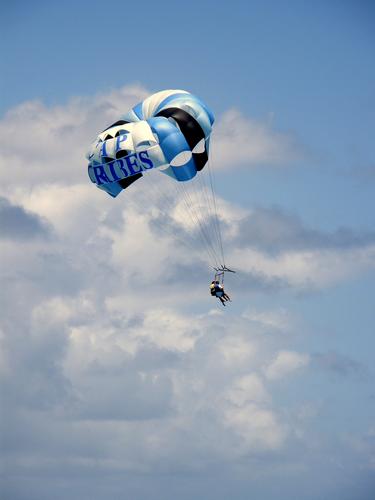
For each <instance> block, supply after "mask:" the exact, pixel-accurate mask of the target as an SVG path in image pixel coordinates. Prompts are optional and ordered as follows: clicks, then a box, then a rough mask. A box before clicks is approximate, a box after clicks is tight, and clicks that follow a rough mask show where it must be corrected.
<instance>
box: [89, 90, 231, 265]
mask: <svg viewBox="0 0 375 500" xmlns="http://www.w3.org/2000/svg"><path fill="white" fill-rule="evenodd" d="M213 123H214V115H213V113H212V112H211V111H210V109H209V108H208V107H207V106H206V104H205V103H203V102H202V101H201V100H200V99H199V98H197V97H196V96H194V95H192V94H190V93H189V92H186V91H185V90H164V91H161V92H157V93H156V94H153V95H151V96H149V97H147V98H146V99H145V100H144V101H142V102H141V103H139V104H137V105H136V106H134V107H133V108H132V109H131V110H130V111H129V112H128V113H126V114H125V115H124V116H122V117H121V119H120V120H118V121H117V122H115V123H113V124H112V125H111V126H110V127H107V128H106V129H105V130H104V131H103V132H101V133H100V134H99V135H98V137H97V139H96V141H95V142H94V143H93V144H92V146H91V148H90V150H89V152H88V153H87V159H88V160H89V165H88V175H89V177H90V179H91V181H92V182H93V183H95V184H96V185H97V187H98V188H100V189H102V190H103V191H105V192H107V193H108V194H109V195H111V196H112V197H117V196H118V195H119V194H120V193H121V192H122V191H123V190H125V189H128V188H129V186H131V185H132V184H133V183H135V182H136V181H139V187H140V186H141V183H142V185H143V188H144V189H147V190H148V191H147V199H148V200H149V199H150V193H151V192H152V191H158V190H159V189H160V190H159V191H158V192H157V195H158V196H157V199H158V202H157V204H155V207H156V205H157V207H158V210H159V215H160V216H158V217H154V219H153V220H154V222H159V223H160V225H161V226H162V229H164V230H166V231H167V232H168V231H170V232H171V233H172V234H173V236H174V237H177V238H179V239H180V240H182V242H183V243H184V244H185V245H188V246H193V247H194V250H196V248H197V247H196V245H194V242H193V240H196V239H197V238H198V239H199V240H200V244H201V248H202V250H203V249H204V250H205V254H206V256H207V260H208V262H209V263H210V265H211V266H212V267H213V268H214V269H215V270H216V269H220V270H221V271H223V272H225V270H227V268H226V266H225V261H224V251H223V243H222V235H221V229H220V223H219V217H218V211H217V201H216V196H215V190H214V180H213V174H212V172H211V169H210V162H209V156H210V136H211V132H212V126H213ZM159 172H160V173H162V174H165V176H167V178H169V180H168V181H167V182H165V183H161V182H160V178H158V179H157V178H156V174H159ZM140 179H142V180H140ZM146 181H147V182H146ZM137 186H138V183H137ZM161 186H162V188H161ZM131 190H133V188H131ZM155 207H154V208H155ZM176 213H177V214H178V217H179V220H180V221H181V223H182V225H183V231H180V230H179V228H178V227H173V224H167V221H169V222H170V223H172V222H173V220H174V217H173V216H172V214H176ZM202 253H203V252H202Z"/></svg>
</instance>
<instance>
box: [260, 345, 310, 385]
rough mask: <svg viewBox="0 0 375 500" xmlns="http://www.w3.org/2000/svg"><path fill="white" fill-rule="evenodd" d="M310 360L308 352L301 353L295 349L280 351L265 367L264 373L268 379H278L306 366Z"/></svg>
mask: <svg viewBox="0 0 375 500" xmlns="http://www.w3.org/2000/svg"><path fill="white" fill-rule="evenodd" d="M309 361H310V358H309V356H308V354H301V353H298V352H294V351H280V352H278V353H277V355H276V357H275V358H274V359H273V360H272V361H271V363H269V365H267V366H266V367H265V368H264V373H265V375H266V377H267V378H268V379H270V380H277V379H280V378H283V377H285V376H286V375H290V374H291V373H293V372H294V371H296V370H300V369H301V368H304V367H306V366H307V365H308V364H309Z"/></svg>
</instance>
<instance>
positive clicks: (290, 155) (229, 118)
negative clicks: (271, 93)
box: [212, 109, 301, 169]
mask: <svg viewBox="0 0 375 500" xmlns="http://www.w3.org/2000/svg"><path fill="white" fill-rule="evenodd" d="M212 154H213V159H212V161H213V162H214V164H215V167H218V168H226V169H228V168H236V169H237V168H238V167H239V166H245V165H246V166H257V165H285V164H290V162H291V161H294V160H296V159H298V158H299V157H300V156H301V151H300V148H299V147H298V145H297V142H296V140H295V138H294V137H293V136H292V135H291V134H286V133H282V132H277V131H276V130H274V129H273V128H272V125H271V124H270V123H267V122H260V121H257V120H254V119H252V118H248V117H245V116H244V115H243V114H242V113H241V112H240V111H238V110H236V109H231V110H229V111H226V112H225V113H224V114H223V116H222V117H220V119H219V120H218V122H217V124H216V126H215V128H214V133H213V147H212Z"/></svg>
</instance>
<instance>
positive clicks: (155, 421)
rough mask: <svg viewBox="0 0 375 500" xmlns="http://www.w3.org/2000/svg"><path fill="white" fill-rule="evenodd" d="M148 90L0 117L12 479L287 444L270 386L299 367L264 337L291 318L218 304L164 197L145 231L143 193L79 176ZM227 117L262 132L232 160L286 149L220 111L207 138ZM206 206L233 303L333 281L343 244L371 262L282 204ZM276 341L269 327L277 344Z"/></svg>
mask: <svg viewBox="0 0 375 500" xmlns="http://www.w3.org/2000/svg"><path fill="white" fill-rule="evenodd" d="M145 93H146V91H145V90H144V89H143V88H142V87H138V86H136V87H125V88H123V89H119V90H115V91H113V92H110V93H108V94H105V95H99V96H95V98H92V99H87V98H85V99H83V98H82V99H81V98H77V99H72V100H71V101H69V102H68V103H67V104H66V105H65V106H55V107H50V108H49V107H47V106H45V105H44V104H43V103H40V102H31V103H25V104H23V105H21V106H18V107H17V108H15V109H14V110H11V111H10V112H9V113H8V114H7V115H6V116H5V117H4V119H3V120H2V122H1V124H0V129H1V130H0V137H1V138H2V141H3V144H2V148H3V150H4V156H3V160H4V161H5V162H6V163H5V165H6V166H7V168H5V169H3V174H2V175H3V177H2V184H1V185H2V190H3V196H4V198H3V201H2V202H1V203H2V204H1V209H2V210H3V212H1V213H2V214H5V219H4V220H6V221H7V222H6V225H5V228H8V234H10V237H8V238H7V239H4V240H3V243H4V244H3V245H2V249H1V252H2V255H1V262H2V266H1V270H0V272H1V278H2V283H4V286H3V287H2V288H1V290H0V294H1V300H2V310H3V311H5V312H4V314H2V315H1V318H0V328H1V330H0V333H1V335H0V344H1V346H2V352H1V356H0V374H1V376H2V398H3V403H4V405H3V406H4V408H5V412H4V419H3V424H2V425H3V430H2V433H3V435H4V436H5V437H6V439H5V441H4V454H5V457H6V467H7V472H8V473H9V477H12V478H19V477H20V476H22V474H23V471H24V470H25V468H26V469H27V470H30V469H29V468H30V467H32V468H33V470H36V471H37V472H38V474H41V475H42V476H44V477H45V473H46V470H47V469H48V470H49V471H54V472H56V471H59V473H61V471H63V472H64V473H65V474H67V476H69V475H70V472H71V471H72V470H74V471H75V472H77V471H78V472H79V473H82V474H91V475H92V474H93V471H94V472H95V473H96V472H98V471H99V472H100V473H111V474H113V473H119V474H121V476H123V475H124V474H126V473H129V472H132V473H134V472H137V473H149V472H150V471H154V472H155V471H156V473H159V472H160V473H164V472H166V471H169V472H170V471H171V470H172V471H174V472H176V471H179V470H190V471H197V470H198V471H202V470H208V469H209V468H210V467H212V466H213V465H215V466H216V465H217V464H220V466H223V467H227V466H228V464H246V463H247V461H248V460H257V457H259V456H260V455H262V456H266V455H267V454H275V453H283V450H285V448H286V447H287V446H288V443H289V442H290V439H291V436H293V429H292V428H291V423H290V422H291V420H293V419H292V418H291V417H290V415H288V416H286V414H285V411H284V408H282V407H280V405H276V404H275V394H274V393H273V388H272V383H271V382H272V381H274V380H276V379H279V378H281V377H284V376H287V375H289V376H293V374H295V373H297V371H298V370H300V369H302V368H303V367H305V366H307V365H308V363H309V357H308V355H307V354H303V353H297V352H294V351H292V350H287V349H288V346H285V344H286V343H287V342H289V341H290V338H289V337H288V335H287V334H285V335H282V336H281V335H278V332H280V331H282V332H283V333H285V332H288V331H290V329H291V328H292V327H291V324H292V321H291V319H290V316H288V314H286V313H285V311H283V310H280V309H276V310H272V308H270V307H268V308H267V309H266V310H262V308H261V307H258V308H256V309H255V308H251V309H250V308H248V307H247V308H246V310H245V312H243V313H241V312H240V311H238V310H237V311H236V312H235V313H234V314H231V313H230V312H228V314H224V313H223V311H222V310H221V309H218V308H217V306H216V303H215V302H214V301H213V299H212V298H211V297H210V296H209V294H208V293H207V292H208V290H207V283H208V282H209V279H210V277H211V270H210V269H208V268H207V265H206V264H205V262H204V259H203V257H202V255H201V254H202V253H203V251H202V249H203V247H199V246H198V247H195V248H193V250H190V249H187V248H185V247H184V245H180V244H179V242H178V241H177V240H176V239H175V238H174V237H173V234H171V232H172V233H173V232H175V230H177V229H178V231H179V235H181V237H182V238H185V236H186V234H188V223H187V221H186V219H184V218H183V217H182V216H181V206H179V198H178V196H177V197H175V198H172V200H171V202H172V207H171V210H170V211H169V212H168V214H169V216H170V219H171V220H168V223H169V226H170V229H172V231H171V232H170V233H166V232H163V231H158V230H157V226H158V221H160V213H161V211H160V210H159V207H158V206H157V207H156V209H155V210H154V205H152V206H153V210H152V211H151V212H150V211H149V210H148V207H149V205H151V203H150V197H151V194H149V192H147V194H144V193H143V195H142V196H137V195H136V193H137V191H136V190H135V189H129V193H127V196H126V203H125V199H124V198H122V199H121V198H119V199H115V200H113V199H111V198H109V197H107V196H106V195H105V194H104V193H102V192H100V191H98V190H96V189H95V188H94V187H93V186H92V185H91V184H90V183H89V182H88V180H87V176H86V171H85V167H84V163H85V161H84V152H85V150H86V148H87V145H88V144H89V142H90V139H91V137H94V136H95V135H96V133H97V131H98V130H100V129H101V128H103V126H105V124H106V123H111V122H112V121H114V120H116V119H117V118H118V116H119V115H121V113H122V112H123V111H124V110H126V109H128V108H129V107H130V106H132V105H133V104H134V103H135V102H137V101H138V100H140V99H142V98H143V97H144V95H145ZM235 118H236V120H239V121H241V120H242V122H241V123H242V128H244V129H245V130H246V131H247V132H246V134H247V133H250V132H252V134H253V136H254V137H255V138H257V141H258V149H257V148H256V147H255V146H254V145H253V146H251V147H250V146H249V147H248V149H247V150H246V151H247V152H246V155H247V157H246V161H247V160H249V162H250V163H252V162H264V163H276V162H277V160H276V157H277V158H279V159H280V158H284V159H285V160H287V159H289V160H290V159H291V158H292V157H294V154H295V152H294V145H293V140H291V139H290V138H288V136H285V135H283V134H279V133H276V132H274V131H272V129H271V128H270V127H269V126H260V125H259V124H257V123H255V122H251V120H250V121H248V119H247V118H244V117H239V116H238V115H237V116H236V115H235V113H233V112H230V113H228V115H225V116H224V118H223V125H220V121H219V123H218V134H224V132H225V131H227V130H229V129H230V128H231V127H232V125H233V123H232V121H233V120H234V119H235ZM233 126H234V125H233ZM257 127H258V128H257ZM238 133H240V131H238ZM241 133H242V134H243V132H241ZM225 134H226V132H225ZM225 134H224V135H225ZM19 137H22V138H23V139H22V141H21V142H20V140H19ZM241 137H242V138H241V141H242V140H244V139H245V136H244V135H242V136H241ZM222 140H223V141H224V143H225V140H228V139H225V138H224V137H222ZM233 140H238V138H237V139H236V138H234V139H233ZM230 147H232V146H230V145H229V143H228V148H230ZM228 151H229V149H228ZM225 154H226V153H225ZM228 154H229V153H228ZM225 158H227V157H226V156H225V155H224V156H223V160H222V161H224V160H225ZM242 159H243V161H244V162H245V157H243V158H242ZM240 160H241V158H238V161H240ZM241 161H242V160H241ZM10 169H12V178H10V176H9V175H8V174H9V170H10ZM13 173H14V175H13ZM134 187H136V186H134ZM192 201H193V202H194V200H192ZM219 201H220V208H219V213H220V217H221V219H222V221H223V232H224V236H225V238H226V240H227V241H228V243H229V248H228V260H230V261H231V262H233V263H236V268H237V270H240V271H241V272H240V273H238V275H237V276H236V279H238V281H237V283H238V287H239V288H241V291H243V294H244V295H245V296H246V293H248V292H251V293H254V292H261V293H263V294H266V295H267V296H268V295H269V294H270V293H274V292H277V291H281V290H284V291H288V290H290V289H292V290H295V289H297V290H299V289H301V288H302V287H303V286H304V284H305V283H306V280H309V279H313V278H315V279H316V280H317V282H318V283H319V284H322V283H324V280H327V275H328V276H329V277H330V279H331V282H334V281H335V279H336V280H337V279H339V277H340V273H341V268H342V267H344V265H345V264H346V261H343V257H342V253H340V252H343V251H344V252H349V253H350V252H357V254H356V255H357V256H358V255H359V253H360V252H363V257H362V268H363V269H367V268H368V267H369V265H370V259H369V253H368V252H369V248H370V245H371V244H372V240H371V238H370V237H369V236H366V237H365V236H364V235H362V236H361V237H357V236H355V235H354V233H350V234H346V235H338V234H336V235H335V236H334V237H333V238H332V241H331V243H329V244H327V243H324V241H325V240H324V238H325V236H326V235H325V234H323V233H321V232H319V231H315V232H311V231H310V230H309V229H306V228H304V226H303V224H302V222H299V221H298V220H296V219H294V218H290V217H288V216H285V214H282V213H281V214H280V213H274V212H272V211H270V212H269V213H267V211H263V212H261V211H258V212H256V211H255V212H249V211H247V210H244V209H242V208H240V207H237V206H235V205H233V204H232V203H229V202H227V201H225V200H219ZM2 216H3V215H2ZM252 217H253V219H252ZM7 224H8V225H7ZM262 224H263V225H265V226H267V228H268V229H269V230H270V229H271V228H272V227H276V226H277V225H278V224H280V226H281V228H280V232H279V233H278V235H277V236H276V235H273V236H269V234H263V233H262V231H261V227H260V226H261V225H262ZM11 226H14V227H12V228H11V229H9V228H10V227H11ZM9 231H10V233H9ZM12 231H13V233H11V232H12ZM240 232H242V233H246V235H245V234H242V235H241V236H240V235H239V234H240ZM252 232H253V233H254V235H255V236H256V237H255V238H253V239H252V238H251V237H250V235H248V234H247V233H252ZM189 234H192V235H193V236H194V235H195V234H194V232H193V233H189ZM21 235H22V236H21ZM34 236H38V238H36V237H34ZM46 236H48V238H46ZM248 236H249V238H248V239H247V237H248ZM241 238H243V239H241ZM356 238H357V239H356ZM306 239H307V241H308V244H306V243H305V244H303V243H302V241H303V240H306ZM252 242H255V243H254V244H253V243H252ZM322 242H323V243H322ZM273 246H274V247H275V248H277V252H276V253H274V254H273V253H272V252H271V251H270V248H271V247H273ZM343 249H344V250H343ZM193 255H194V259H193V257H192V256H193ZM352 255H353V254H350V258H352ZM347 259H349V254H348V257H347ZM192 260H194V263H192ZM337 260H338V261H339V263H338V264H337ZM332 262H336V268H335V267H334V266H332ZM355 265H356V266H357V267H355V271H356V272H358V269H359V264H358V259H356V264H355ZM332 268H333V271H332ZM329 273H331V274H329ZM334 273H336V276H333V274H334ZM223 309H224V308H223ZM228 309H229V308H228ZM232 311H233V310H232ZM264 333H270V335H264ZM272 333H276V335H275V336H277V337H279V338H280V337H283V340H282V342H283V346H282V350H280V349H281V348H280V346H279V345H278V344H277V343H274V342H273V338H274V336H273V335H272ZM278 342H280V341H278ZM93 436H94V437H95V439H93ZM258 470H263V469H262V465H259V468H258ZM16 482H18V481H17V480H15V481H14V482H13V484H12V487H13V488H14V487H15V483H16ZM21 496H22V495H21Z"/></svg>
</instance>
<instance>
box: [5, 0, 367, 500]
mask: <svg viewBox="0 0 375 500" xmlns="http://www.w3.org/2000/svg"><path fill="white" fill-rule="evenodd" d="M374 21H375V7H374V5H373V2H370V1H361V2H354V1H341V2H339V1H333V0H332V1H328V2H323V1H317V2H310V3H308V2H302V1H290V2H276V1H262V2H261V1H259V2H257V1H250V2H242V1H233V2H230V3H222V4H220V3H219V2H213V1H212V2H211V1H202V2H197V1H191V2H189V4H183V3H182V2H172V1H161V2H149V1H144V2H124V1H117V0H116V1H112V2H111V3H109V4H104V3H103V2H98V1H90V2H88V1H77V2H73V1H70V0H68V1H66V2H64V3H61V2H47V1H37V0H36V1H33V2H26V1H15V2H12V3H10V4H7V5H4V6H3V7H2V19H1V21H0V27H1V41H2V43H1V44H0V51H1V58H0V74H1V79H0V89H1V90H0V91H1V96H2V99H1V103H0V140H1V150H2V152H3V153H2V158H1V160H0V161H1V171H2V173H1V179H2V181H1V186H2V188H1V193H0V197H1V198H0V222H1V225H2V237H1V243H2V257H1V261H2V262H3V264H4V266H2V267H3V269H2V280H4V283H5V285H6V286H5V287H4V289H5V290H6V292H4V290H3V293H2V301H3V305H2V309H3V310H4V311H6V313H5V314H4V315H3V318H2V320H1V321H2V324H1V337H0V340H1V343H2V348H3V351H2V352H3V354H2V355H1V358H0V375H1V377H2V380H3V382H2V383H3V389H2V394H3V397H4V403H5V404H4V407H5V406H6V408H7V411H6V412H4V419H3V420H4V423H5V426H6V427H5V429H4V430H3V431H2V433H3V443H4V444H3V447H4V453H3V456H4V457H5V464H4V469H3V470H4V473H3V480H4V483H3V488H4V491H5V497H6V498H9V499H12V500H21V499H26V498H27V499H28V500H33V499H35V500H36V499H38V500H41V499H44V498H45V499H49V498H52V497H53V498H58V499H61V500H65V499H67V498H69V499H76V498H77V499H80V500H81V499H83V498H94V499H95V500H96V499H101V498H118V497H119V495H121V496H122V497H123V492H124V491H129V492H131V493H129V495H130V496H131V498H132V499H136V500H138V499H140V500H143V499H147V500H149V499H155V500H162V499H163V500H164V499H166V498H167V499H168V498H175V496H176V494H177V492H179V493H178V495H179V496H180V497H181V495H182V498H191V497H192V496H193V495H194V497H195V498H198V499H202V500H203V499H204V500H209V499H211V498H212V499H213V498H215V499H219V498H223V499H224V498H228V497H229V496H232V497H233V498H238V499H245V498H249V497H250V496H252V497H254V498H261V499H264V500H268V499H269V500H274V499H276V498H277V499H284V498H285V499H287V498H288V499H289V498H291V497H298V498H306V499H310V498H311V499H319V498H322V499H323V498H327V497H329V498H330V499H333V500H335V499H340V500H342V499H345V500H354V499H356V500H370V499H371V498H373V495H374V492H375V483H374V480H373V475H374V467H375V392H374V369H373V359H374V355H373V352H374V347H375V342H374V337H373V336H374V326H375V310H374V301H373V297H374V294H375V285H374V283H375V280H374V278H375V224H374V213H375V206H374V205H375V204H374V197H375V141H374V139H373V135H374V134H373V131H374V129H375V113H374V103H375V90H374V89H375V67H374V64H373V60H374V55H375V35H374V30H373V25H374ZM165 88H183V89H186V90H189V91H191V92H193V93H195V94H196V95H198V96H199V97H201V98H202V99H203V100H204V101H205V102H207V104H208V105H209V106H210V108H211V109H212V110H213V111H214V113H215V115H216V118H217V120H216V131H215V130H214V140H215V141H216V142H215V148H214V157H213V168H216V170H217V172H216V181H217V192H218V196H219V197H220V202H221V207H222V210H223V212H222V217H223V219H225V221H226V222H227V224H228V227H229V226H230V227H232V229H233V232H232V233H231V232H230V231H227V233H226V234H227V241H226V247H227V255H228V258H229V259H230V262H228V264H231V265H233V267H235V268H236V269H237V270H238V275H236V276H235V277H231V278H230V281H229V280H228V290H229V293H231V294H232V295H233V298H234V301H233V303H232V304H230V307H227V308H226V310H225V314H223V311H221V310H220V309H219V308H218V307H216V304H214V303H213V301H212V300H211V298H210V297H209V296H207V282H208V280H209V277H210V275H209V271H208V270H207V269H206V268H205V267H204V266H203V267H202V263H200V262H198V263H196V262H191V261H190V259H189V254H187V253H186V252H184V251H183V249H181V248H179V247H178V246H175V243H174V242H172V241H170V240H168V239H165V238H162V237H160V235H159V236H157V237H156V236H155V235H153V234H152V232H150V227H149V223H150V219H149V218H148V217H149V215H148V214H147V212H142V214H138V216H139V217H137V226H134V217H135V215H134V214H135V212H134V210H135V208H134V206H133V204H130V202H129V205H127V204H126V203H125V201H126V200H125V198H124V197H119V198H118V199H116V203H117V204H116V205H115V204H114V203H113V200H111V199H107V198H105V197H104V195H103V193H101V192H98V191H97V190H95V189H93V187H92V185H91V183H90V182H89V180H88V179H86V161H85V158H84V153H85V151H86V150H87V149H88V147H89V145H90V141H91V140H92V138H93V137H95V134H96V133H98V132H99V131H100V130H101V129H102V128H103V127H104V126H105V125H107V124H108V123H111V120H112V119H113V121H115V120H116V119H117V117H118V116H119V115H120V114H121V113H124V112H126V111H127V110H128V109H129V108H130V107H131V106H133V105H134V104H135V103H136V102H137V101H138V100H140V99H142V98H143V97H144V96H145V95H147V94H150V93H152V92H156V91H159V90H162V89H165ZM233 120H234V121H233ZM233 131H234V136H231V133H233ZM215 135H216V139H215ZM10 173H11V174H10ZM120 198H121V199H120ZM133 201H134V200H133ZM133 201H131V203H133ZM224 207H225V211H224ZM113 221H116V223H114V222H113ZM172 249H173V251H172ZM171 255H172V258H171ZM151 264H152V265H155V267H156V268H157V271H156V272H155V271H154V270H153V268H152V265H151ZM181 266H182V267H181ZM181 272H183V276H184V278H183V279H184V281H185V282H186V285H185V286H186V287H188V289H189V294H188V296H187V297H186V296H185V295H184V294H182V293H181V287H180V281H181V274H180V273H181ZM103 283H104V284H105V286H103ZM15 309H16V311H17V312H16V313H15ZM56 484H60V485H61V488H60V490H59V491H58V492H56ZM181 491H183V493H181Z"/></svg>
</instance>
